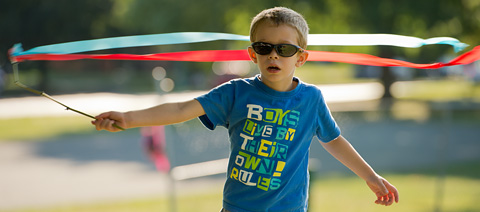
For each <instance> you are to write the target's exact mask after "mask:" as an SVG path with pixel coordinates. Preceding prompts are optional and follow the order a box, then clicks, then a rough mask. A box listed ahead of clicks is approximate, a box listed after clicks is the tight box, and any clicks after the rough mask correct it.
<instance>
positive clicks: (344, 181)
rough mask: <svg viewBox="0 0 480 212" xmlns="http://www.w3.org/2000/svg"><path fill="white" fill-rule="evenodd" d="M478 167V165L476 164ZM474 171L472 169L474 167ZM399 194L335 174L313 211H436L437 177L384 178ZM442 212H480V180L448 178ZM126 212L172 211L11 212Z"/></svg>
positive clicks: (187, 200) (218, 196)
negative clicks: (389, 202) (389, 196)
mask: <svg viewBox="0 0 480 212" xmlns="http://www.w3.org/2000/svg"><path fill="white" fill-rule="evenodd" d="M474 165H478V163H476V164H474ZM471 168H473V167H471ZM384 177H385V178H386V179H388V180H389V181H390V182H391V183H393V184H394V185H395V186H396V187H397V188H398V190H399V191H400V203H398V204H394V205H393V206H390V207H388V208H386V207H385V206H380V205H376V204H375V203H374V201H375V199H376V198H375V196H374V194H373V193H372V192H371V191H370V190H369V188H368V187H367V185H366V184H365V183H364V182H363V181H362V180H361V179H360V178H358V177H355V176H344V175H338V176H336V175H332V176H325V177H321V178H318V179H317V180H315V181H314V182H313V184H312V186H313V187H312V192H311V194H310V211H313V212H315V211H349V212H352V211H353V212H355V211H358V212H364V211H369V212H376V211H378V212H380V211H385V210H386V209H388V211H389V212H397V211H398V212H400V211H402V212H403V211H434V208H435V198H436V194H435V192H436V189H437V184H436V183H437V182H438V181H437V179H438V178H437V177H436V176H434V175H424V174H388V175H385V176H384ZM444 182H445V184H444V185H445V187H444V189H445V190H444V196H443V200H442V201H441V204H440V205H439V207H440V209H441V211H455V212H460V211H480V205H479V204H477V200H478V196H479V195H480V189H479V188H480V179H478V178H469V177H454V176H449V177H447V178H446V179H445V181H444ZM221 200H222V191H221V190H218V191H206V192H205V193H204V194H202V195H198V194H193V195H188V194H187V195H182V196H180V197H178V199H177V211H178V212H190V211H196V212H211V211H218V210H220V207H221ZM46 211H53V212H87V211H89V212H97V211H98V212H100V211H102V212H114V211H115V212H118V211H120V212H123V211H136V212H138V211H139V212H144V211H145V212H147V211H160V212H162V211H165V212H167V211H169V199H168V197H158V198H149V199H140V200H131V201H124V202H111V203H103V204H93V205H78V206H69V207H56V208H48V209H31V210H17V211H9V212H46Z"/></svg>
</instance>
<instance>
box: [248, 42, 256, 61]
mask: <svg viewBox="0 0 480 212" xmlns="http://www.w3.org/2000/svg"><path fill="white" fill-rule="evenodd" d="M248 56H249V57H250V60H252V61H253V63H257V54H256V53H255V51H254V50H253V48H252V47H251V46H249V47H248Z"/></svg>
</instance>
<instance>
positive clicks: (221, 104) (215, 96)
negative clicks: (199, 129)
mask: <svg viewBox="0 0 480 212" xmlns="http://www.w3.org/2000/svg"><path fill="white" fill-rule="evenodd" d="M234 90H235V86H234V84H233V83H232V82H227V83H224V84H222V85H220V86H218V87H216V88H214V89H212V90H210V91H209V92H208V93H206V94H204V95H202V96H199V97H197V98H196V99H197V100H198V101H199V102H200V104H201V105H202V107H203V109H204V111H205V115H203V116H200V117H198V118H199V119H200V121H201V122H202V124H203V125H204V126H205V127H207V128H208V129H210V130H214V129H215V128H216V127H217V126H224V127H228V116H229V114H230V112H231V108H232V105H233V99H234Z"/></svg>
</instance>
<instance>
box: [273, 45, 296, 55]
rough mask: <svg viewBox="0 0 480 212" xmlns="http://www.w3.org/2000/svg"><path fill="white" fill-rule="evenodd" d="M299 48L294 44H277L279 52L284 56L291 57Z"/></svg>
mask: <svg viewBox="0 0 480 212" xmlns="http://www.w3.org/2000/svg"><path fill="white" fill-rule="evenodd" d="M297 51H298V48H297V47H296V46H294V45H288V44H281V45H278V46H277V53H278V55H280V56H282V57H291V56H293V55H294V54H295V53H297Z"/></svg>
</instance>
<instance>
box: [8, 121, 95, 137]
mask: <svg viewBox="0 0 480 212" xmlns="http://www.w3.org/2000/svg"><path fill="white" fill-rule="evenodd" d="M90 121H91V119H90V118H87V117H83V116H81V115H76V116H67V117H32V118H13V119H0V142H1V141H12V140H13V141H30V140H41V139H44V138H52V137H56V136H59V135H64V134H81V133H92V132H94V131H95V128H94V127H93V126H92V125H91V124H90Z"/></svg>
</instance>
